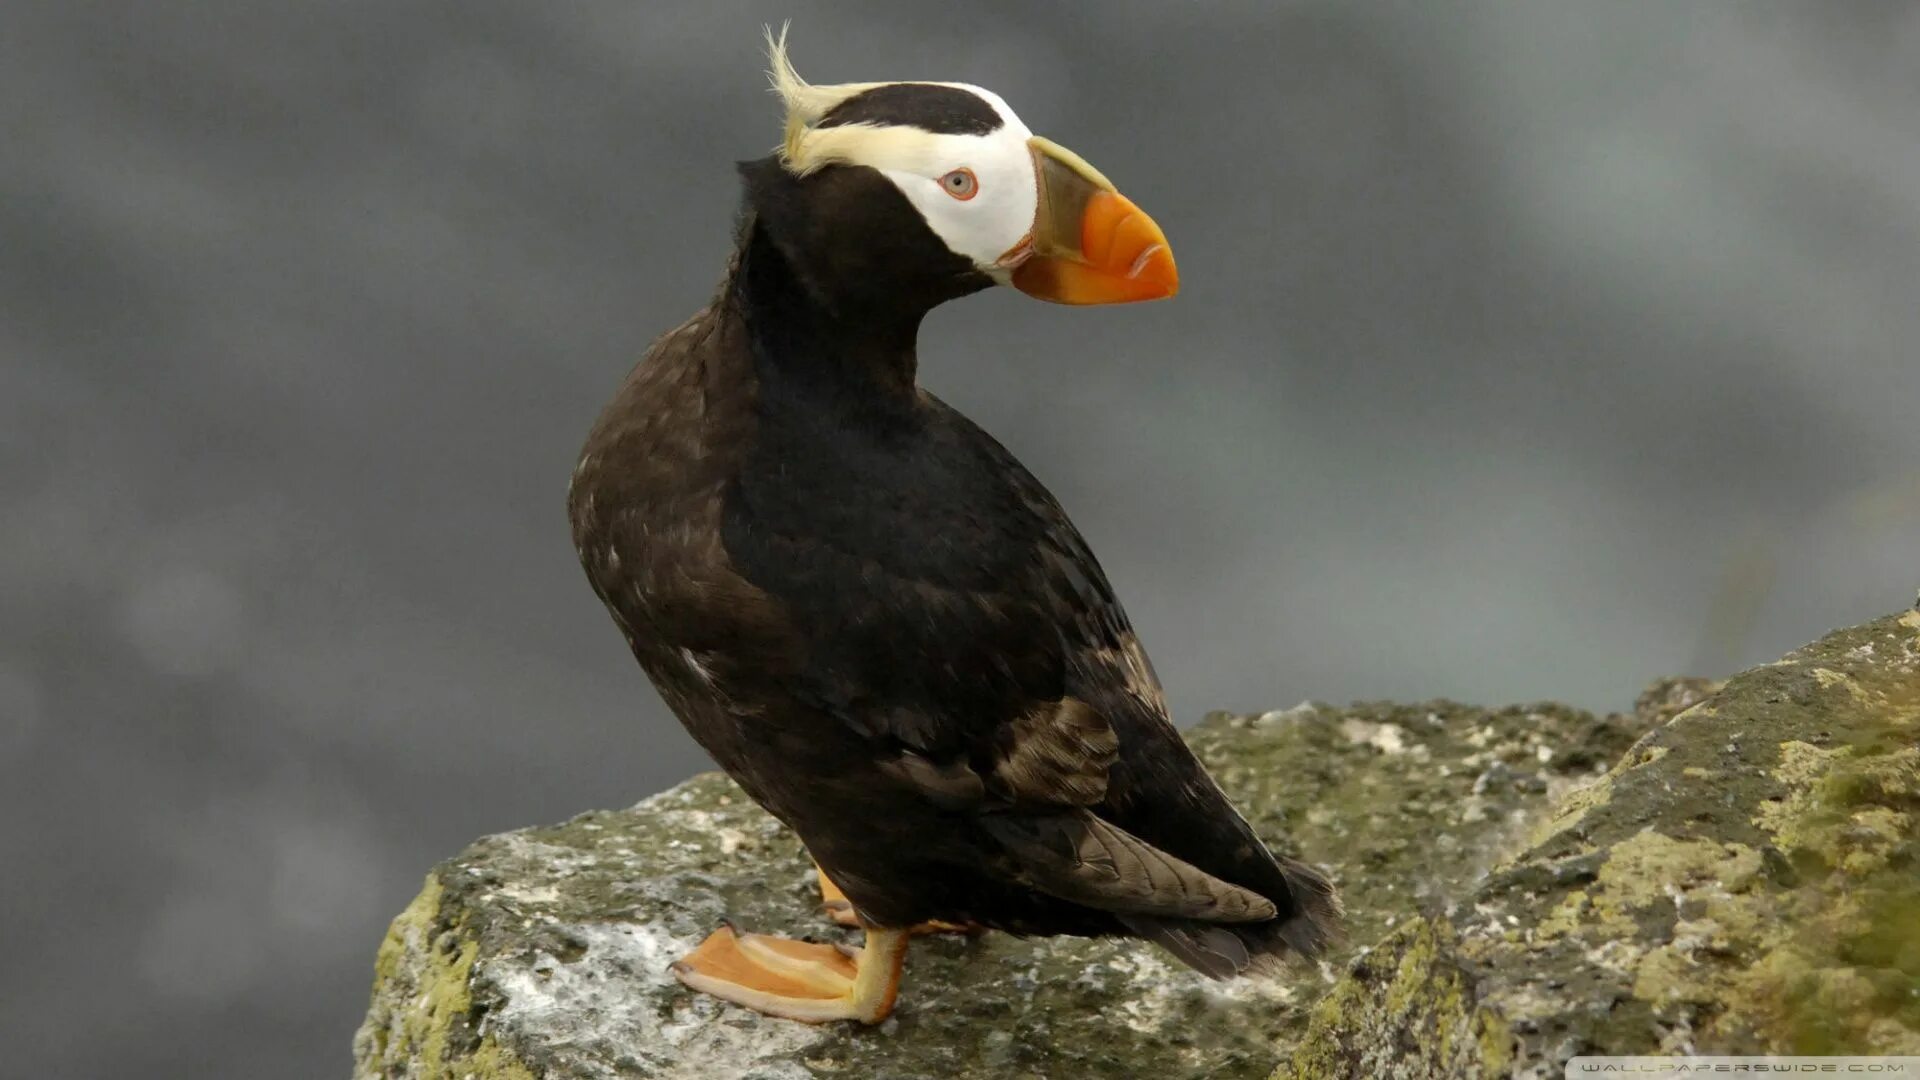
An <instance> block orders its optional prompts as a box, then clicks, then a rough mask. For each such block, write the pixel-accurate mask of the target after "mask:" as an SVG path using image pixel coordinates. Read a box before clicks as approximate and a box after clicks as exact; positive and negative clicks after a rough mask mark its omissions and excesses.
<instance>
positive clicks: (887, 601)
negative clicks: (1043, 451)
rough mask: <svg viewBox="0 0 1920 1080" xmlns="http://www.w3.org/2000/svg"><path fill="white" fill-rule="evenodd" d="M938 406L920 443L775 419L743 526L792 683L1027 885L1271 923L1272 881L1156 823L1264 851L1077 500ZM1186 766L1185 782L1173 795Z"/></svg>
mask: <svg viewBox="0 0 1920 1080" xmlns="http://www.w3.org/2000/svg"><path fill="white" fill-rule="evenodd" d="M931 409H932V420H931V422H930V423H929V424H928V425H927V426H926V427H924V428H921V429H917V430H916V431H915V432H914V433H913V437H912V438H896V437H892V436H890V435H889V434H888V433H887V432H885V431H876V430H872V429H865V428H861V427H858V426H850V425H845V424H834V423H832V422H831V420H830V419H828V420H825V421H823V420H822V419H821V418H820V417H819V416H818V415H817V414H806V413H797V414H795V415H792V416H781V415H777V414H775V415H770V416H769V417H768V418H767V419H766V421H765V422H764V426H763V428H762V431H761V443H760V447H759V449H758V450H757V455H758V456H759V458H760V460H750V461H749V462H748V463H747V465H746V467H745V468H743V469H742V471H741V473H740V475H739V478H738V480H737V482H736V485H735V487H734V490H733V491H732V492H731V493H730V499H729V507H728V516H727V523H726V533H725V535H726V545H727V550H728V552H729V554H730V555H731V556H732V557H733V560H734V563H735V565H736V566H737V567H738V568H739V569H740V572H741V573H742V574H743V575H744V576H745V577H746V579H747V580H749V581H752V582H753V583H754V584H756V585H757V586H759V587H761V588H763V589H765V590H766V591H767V592H768V593H769V594H771V595H772V596H774V597H776V598H777V599H778V600H779V602H780V603H781V604H782V605H783V606H784V608H785V610H786V611H787V612H789V613H790V615H791V617H792V618H793V620H794V622H795V630H796V636H797V637H798V638H799V639H800V640H803V641H805V642H807V646H808V657H807V660H806V663H805V665H804V667H803V668H802V670H801V671H800V672H799V674H798V678H797V679H796V680H795V683H794V684H792V685H790V686H789V687H788V691H789V692H790V693H791V694H792V695H793V696H794V697H795V698H796V699H798V700H800V701H802V702H803V703H804V704H806V705H808V706H810V707H811V708H813V709H816V710H818V711H821V712H825V713H827V714H830V715H833V716H837V717H839V718H841V719H842V721H843V722H844V723H845V724H847V725H848V726H849V727H850V728H851V729H853V730H854V731H855V732H857V733H858V734H859V735H860V736H861V737H862V738H863V739H864V740H865V742H866V745H867V746H868V747H869V750H870V752H871V753H872V754H873V755H874V758H875V759H876V761H877V762H878V764H879V767H880V768H881V770H882V771H883V772H884V773H886V774H887V775H889V776H891V777H892V778H893V779H894V780H895V781H896V782H898V783H900V784H902V785H905V786H907V787H908V788H910V789H912V790H915V791H917V792H919V793H920V795H921V796H922V797H924V798H925V799H926V800H927V801H928V802H930V803H931V804H933V805H934V806H936V807H939V808H941V809H944V810H948V811H952V812H957V813H963V814H967V815H969V816H970V817H971V818H972V819H973V820H975V821H977V822H978V823H979V824H980V825H981V826H982V828H983V829H984V830H985V831H986V832H987V833H988V834H989V835H990V836H992V837H993V838H994V840H995V841H997V842H998V844H999V846H1000V847H1001V848H1002V849H1003V851H1004V852H1005V854H1006V855H1008V856H1009V857H1010V859H1011V861H1012V863H1013V865H1014V866H1016V867H1017V870H1016V873H1017V874H1018V875H1019V877H1020V879H1021V882H1022V883H1023V884H1025V885H1027V886H1028V887H1031V888H1033V889H1035V890H1038V891H1040V892H1044V893H1047V894H1049V895H1052V896H1055V897H1057V898H1059V899H1062V900H1067V901H1070V902H1073V903H1078V904H1083V905H1086V906H1088V907H1092V908H1097V909H1100V910H1103V911H1108V912H1113V913H1116V914H1120V915H1123V916H1152V917H1164V918H1168V919H1178V920H1198V921H1201V922H1229V923H1238V922H1256V921H1260V920H1270V919H1272V918H1274V917H1275V915H1276V906H1275V904H1274V902H1273V901H1272V900H1270V899H1268V898H1267V897H1266V896H1263V895H1261V891H1260V890H1259V889H1258V888H1257V887H1252V888H1250V887H1248V885H1255V886H1257V884H1258V883H1255V882H1249V883H1248V885H1243V884H1238V883H1235V882H1232V881H1229V880H1227V879H1226V877H1225V876H1223V874H1222V872H1221V871H1220V870H1219V869H1217V868H1213V867H1203V866H1202V865H1200V864H1199V863H1200V861H1202V860H1200V859H1198V858H1197V857H1196V856H1195V855H1193V854H1191V853H1187V852H1183V853H1182V854H1174V853H1173V850H1172V849H1170V848H1169V847H1168V846H1167V845H1166V844H1165V843H1163V842H1156V840H1155V839H1153V838H1152V837H1149V836H1146V835H1143V831H1142V830H1143V828H1152V827H1154V822H1153V818H1154V817H1155V816H1156V815H1167V814H1171V815H1174V816H1175V817H1183V816H1185V817H1191V816H1192V814H1193V813H1194V812H1199V813H1202V814H1204V813H1216V814H1221V815H1223V816H1224V819H1225V821H1226V822H1227V823H1228V824H1226V825H1225V827H1226V828H1228V829H1229V831H1231V832H1233V836H1232V837H1231V841H1232V842H1231V843H1230V844H1228V845H1227V846H1228V848H1229V849H1232V848H1236V847H1237V848H1241V849H1248V845H1249V842H1250V844H1251V848H1250V849H1249V851H1259V852H1260V856H1261V857H1263V858H1265V853H1264V849H1261V848H1260V847H1259V843H1258V841H1257V840H1254V839H1253V838H1252V834H1251V832H1250V831H1247V830H1246V826H1245V823H1244V822H1242V821H1240V819H1239V818H1238V816H1237V815H1236V814H1235V813H1234V812H1233V810H1232V809H1231V807H1230V806H1227V805H1226V803H1225V800H1224V798H1222V797H1220V795H1219V793H1218V790H1217V789H1216V788H1214V787H1213V785H1212V782H1211V781H1210V780H1209V779H1208V778H1207V777H1206V776H1205V774H1204V772H1203V771H1202V770H1201V769H1200V766H1199V764H1198V763H1197V762H1196V761H1194V760H1193V758H1192V756H1191V754H1190V753H1188V751H1187V750H1186V747H1185V745H1184V743H1183V742H1181V740H1180V738H1179V736H1178V734H1177V733H1176V732H1175V731H1174V730H1173V728H1172V725H1171V724H1169V723H1168V722H1167V719H1166V715H1165V706H1164V704H1163V701H1162V697H1161V692H1160V687H1159V684H1158V682H1157V681H1156V680H1155V678H1154V676H1153V673H1152V670H1151V667H1150V666H1149V665H1148V663H1147V660H1146V656H1145V653H1144V652H1143V651H1142V650H1141V648H1140V645H1139V643H1138V641H1137V640H1136V639H1135V637H1134V634H1133V631H1132V629H1131V627H1130V626H1129V625H1128V622H1127V618H1126V615H1125V613H1124V612H1123V611H1122V610H1121V607H1120V605H1119V603H1118V601H1117V600H1116V599H1115V598H1114V595H1113V591H1112V588H1111V586H1110V585H1109V584H1108V582H1107V579H1106V576H1105V574H1104V573H1102V571H1101V569H1100V567H1099V564H1098V563H1097V562H1096V561H1095V559H1094V557H1093V554H1092V552H1091V551H1089V550H1088V548H1087V545H1086V543H1085V541H1084V540H1083V539H1082V538H1081V537H1080V534H1079V532H1078V531H1077V530H1076V529H1075V528H1074V526H1073V524H1072V523H1071V522H1070V521H1069V520H1068V519H1067V517H1066V515H1065V513H1064V512H1063V511H1062V510H1061V509H1060V507H1059V505H1058V504H1057V503H1056V502H1055V501H1054V500H1053V498H1052V497H1051V496H1050V495H1049V494H1048V493H1047V492H1046V490H1045V489H1044V488H1043V487H1042V486H1041V485H1040V483H1039V482H1038V481H1037V480H1035V479H1034V478H1033V477H1032V476H1031V475H1030V474H1028V473H1027V471H1026V470H1025V469H1024V468H1023V467H1022V466H1020V464H1019V463H1018V462H1017V461H1015V460H1014V459H1013V457H1012V456H1011V455H1010V454H1008V453H1007V452H1006V451H1005V450H1004V449H1003V448H1002V447H1000V446H999V444H998V443H996V442H994V441H993V440H992V439H991V438H990V437H988V436H987V435H985V434H984V433H983V432H981V431H980V430H979V429H978V428H975V427H974V426H973V425H972V424H971V423H970V422H968V421H966V420H965V419H964V418H963V417H960V416H959V415H958V414H957V413H954V412H952V411H951V410H949V409H947V408H946V407H945V406H944V405H941V404H939V403H938V402H931ZM788 428H790V429H791V430H786V429H788ZM853 477H857V478H858V483H849V482H848V479H849V478H853ZM1130 744H1131V745H1130ZM1129 759H1131V760H1132V761H1134V762H1138V763H1139V764H1138V765H1136V766H1135V767H1126V763H1127V762H1128V761H1129ZM1169 768H1171V770H1172V771H1171V773H1169V772H1168V769H1169ZM1168 776H1171V777H1173V784H1174V786H1175V787H1177V788H1182V790H1178V791H1173V792H1171V794H1170V796H1169V798H1167V799H1163V795H1169V793H1168V792H1163V791H1162V790H1160V788H1161V787H1163V786H1165V783H1164V781H1165V780H1166V778H1167V777H1168ZM1188 787H1190V788H1192V789H1193V790H1191V791H1188V790H1185V788H1188ZM1116 788H1118V789H1120V790H1116ZM1195 792H1200V793H1202V795H1207V794H1210V796H1211V798H1210V799H1208V798H1204V797H1202V798H1199V801H1198V802H1196V801H1195V799H1196V796H1195V794H1194V793H1195ZM1129 806H1133V807H1138V808H1139V809H1140V810H1141V813H1139V814H1134V813H1131V812H1129V810H1128V807H1129ZM1183 812H1184V814H1183ZM1176 824H1178V823H1176ZM1162 825H1164V823H1162ZM1181 827H1182V828H1184V829H1185V833H1184V835H1185V836H1186V837H1187V838H1188V839H1192V838H1194V837H1196V836H1199V837H1200V838H1201V839H1203V840H1204V839H1207V838H1206V837H1205V836H1204V835H1202V834H1204V832H1205V830H1206V828H1207V827H1208V826H1206V825H1205V824H1201V825H1197V826H1196V825H1195V824H1193V823H1192V822H1187V823H1185V825H1184V826H1181ZM1196 830H1198V831H1196ZM1235 830H1237V831H1235ZM1158 831H1160V832H1162V833H1163V834H1166V835H1169V836H1175V837H1176V838H1177V837H1178V836H1179V835H1181V834H1180V833H1179V831H1178V829H1175V830H1173V831H1169V830H1168V829H1166V828H1164V827H1162V828H1159V830H1158ZM1242 834H1244V835H1242ZM1209 861H1217V860H1209ZM1268 861H1270V859H1269V860H1268Z"/></svg>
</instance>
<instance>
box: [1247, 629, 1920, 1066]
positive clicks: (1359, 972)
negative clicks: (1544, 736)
mask: <svg viewBox="0 0 1920 1080" xmlns="http://www.w3.org/2000/svg"><path fill="white" fill-rule="evenodd" d="M1917 824H1920V613H1915V612H1908V613H1907V614H1905V615H1902V616H1899V617H1896V618H1888V619H1883V620H1881V621H1879V622H1875V623H1871V624H1868V625H1866V626H1862V627H1857V628H1854V629H1851V630H1843V631H1840V632H1838V633H1835V634H1833V635H1830V636H1829V637H1827V638H1825V639H1824V640H1822V641H1820V642H1817V643H1816V644H1813V645H1810V646H1808V647H1807V648H1805V649H1802V650H1800V651H1798V652H1796V653H1793V654H1792V655H1790V656H1788V657H1787V658H1786V659H1784V660H1781V661H1780V662H1778V663H1775V664H1769V665H1767V666H1765V667H1761V668H1756V669H1754V670H1752V671H1749V672H1747V673H1745V674H1743V675H1740V676H1738V677H1737V678H1735V679H1733V680H1731V681H1730V682H1728V683H1727V685H1726V686H1725V687H1724V688H1723V689H1721V690H1720V691H1719V692H1718V693H1716V694H1714V695H1713V696H1712V697H1711V698H1709V699H1708V700H1706V701H1704V702H1702V703H1701V704H1699V705H1696V706H1694V707H1692V708H1690V709H1687V710H1686V711H1685V712H1682V713H1680V714H1679V715H1678V716H1677V717H1675V718H1674V719H1673V720H1671V721H1670V722H1668V723H1665V724H1661V725H1659V726H1657V727H1656V728H1655V729H1654V730H1652V731H1650V732H1649V733H1648V734H1647V735H1646V737H1644V738H1643V739H1641V740H1640V741H1639V742H1638V743H1637V744H1636V745H1635V746H1634V747H1633V748H1632V749H1631V750H1630V751H1629V752H1628V753H1627V754H1626V756H1625V757H1624V758H1623V759H1622V760H1621V761H1620V762H1619V763H1618V764H1617V765H1616V766H1615V767H1614V768H1613V769H1612V770H1611V771H1609V772H1608V773H1607V775H1606V776H1605V778H1603V779H1602V780H1601V781H1600V782H1599V783H1598V784H1595V785H1593V786H1592V787H1589V788H1585V789H1583V790H1581V791H1579V792H1576V793H1574V794H1573V795H1572V796H1571V797H1569V798H1567V799H1565V800H1563V801H1562V802H1561V804H1560V805H1559V806H1558V807H1556V812H1555V813H1554V815H1553V816H1552V817H1550V818H1548V819H1547V820H1546V821H1545V822H1543V823H1542V824H1541V825H1540V826H1539V827H1538V828H1537V829H1536V831H1535V833H1534V835H1533V837H1532V839H1531V842H1530V843H1529V845H1528V846H1527V847H1526V848H1525V850H1523V851H1522V852H1520V853H1519V854H1517V855H1516V856H1515V857H1513V858H1512V859H1510V860H1508V861H1506V862H1504V863H1503V864H1501V865H1500V866H1499V867H1497V868H1496V869H1495V870H1494V872H1493V873H1492V874H1491V875H1489V876H1488V878H1487V879H1486V880H1485V881H1484V882H1482V883H1480V884H1479V885H1478V886H1477V887H1476V888H1474V889H1472V890H1471V891H1470V892H1469V893H1467V894H1465V895H1463V897H1462V902H1461V903H1460V904H1459V905H1457V908H1456V911H1455V912H1454V914H1453V916H1452V918H1450V919H1443V918H1427V919H1423V920H1420V921H1419V922H1418V923H1416V924H1415V925H1414V926H1410V927H1406V928H1403V929H1402V930H1401V931H1400V932H1398V933H1396V934H1394V935H1392V936H1391V937H1389V938H1388V939H1387V940H1386V941H1384V942H1382V943H1381V945H1380V946H1379V947H1378V948H1377V949H1375V950H1373V951H1372V952H1371V953H1370V954H1369V955H1368V956H1366V957H1365V958H1364V959H1363V960H1362V961H1360V962H1359V963H1356V964H1355V965H1354V966H1353V967H1352V969H1351V970H1350V971H1349V972H1348V973H1347V975H1346V976H1345V977H1344V978H1343V979H1342V980H1341V982H1340V984H1339V985H1338V986H1336V987H1335V988H1334V990H1333V991H1332V993H1330V994H1329V995H1328V996H1327V997H1326V998H1325V999H1323V1001H1322V1002H1321V1004H1320V1006H1319V1007H1317V1008H1316V1009H1315V1011H1314V1015H1313V1019H1312V1021H1311V1023H1310V1024H1309V1026H1308V1029H1307V1031H1306V1033H1305V1035H1304V1037H1303V1038H1302V1039H1301V1040H1300V1042H1299V1044H1298V1045H1297V1046H1296V1047H1295V1049H1294V1052H1293V1053H1292V1054H1291V1055H1290V1059H1289V1061H1288V1063H1287V1065H1286V1066H1284V1067H1283V1068H1281V1069H1280V1070H1278V1071H1277V1072H1276V1074H1275V1075H1276V1077H1294V1078H1297V1080H1321V1078H1328V1077H1376V1076H1392V1075H1396V1066H1397V1065H1398V1064H1399V1061H1398V1060H1396V1059H1395V1058H1394V1057H1393V1056H1392V1055H1394V1054H1402V1053H1406V1054H1409V1056H1408V1057H1407V1058H1405V1060H1413V1058H1412V1057H1411V1054H1412V1053H1417V1054H1418V1055H1419V1057H1418V1061H1419V1065H1418V1067H1417V1068H1413V1069H1411V1070H1410V1071H1403V1072H1399V1073H1398V1074H1399V1075H1407V1076H1420V1077H1434V1078H1445V1077H1504V1076H1510V1075H1512V1076H1520V1075H1525V1076H1549V1075H1550V1076H1557V1075H1559V1071H1558V1070H1559V1068H1560V1067H1561V1066H1562V1065H1563V1064H1564V1062H1565V1061H1566V1060H1567V1059H1568V1058H1570V1057H1572V1056H1575V1055H1578V1054H1630V1053H1638V1054H1648V1053H1669V1054H1678V1053H1722V1054H1760V1053H1795V1054H1835V1053H1854V1054H1866V1053H1873V1054H1920V828H1917V827H1916V825H1917ZM1443 1046H1444V1047H1445V1048H1446V1049H1447V1051H1448V1052H1446V1053H1441V1052H1440V1050H1441V1048H1442V1047H1443Z"/></svg>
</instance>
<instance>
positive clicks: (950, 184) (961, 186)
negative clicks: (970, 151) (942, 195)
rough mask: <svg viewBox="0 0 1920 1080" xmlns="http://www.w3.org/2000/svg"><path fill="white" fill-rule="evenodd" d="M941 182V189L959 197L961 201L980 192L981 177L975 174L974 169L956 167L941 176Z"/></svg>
mask: <svg viewBox="0 0 1920 1080" xmlns="http://www.w3.org/2000/svg"><path fill="white" fill-rule="evenodd" d="M939 183H940V190H941V191H944V192H946V193H947V194H949V195H951V196H953V197H954V198H956V199H959V200H960V201H961V202H966V201H967V200H968V199H971V198H973V197H974V196H975V195H978V194H980V178H979V177H977V176H975V175H973V170H972V169H968V168H959V169H955V170H953V171H952V172H950V173H948V174H947V175H945V176H943V177H941V178H940V180H939Z"/></svg>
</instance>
